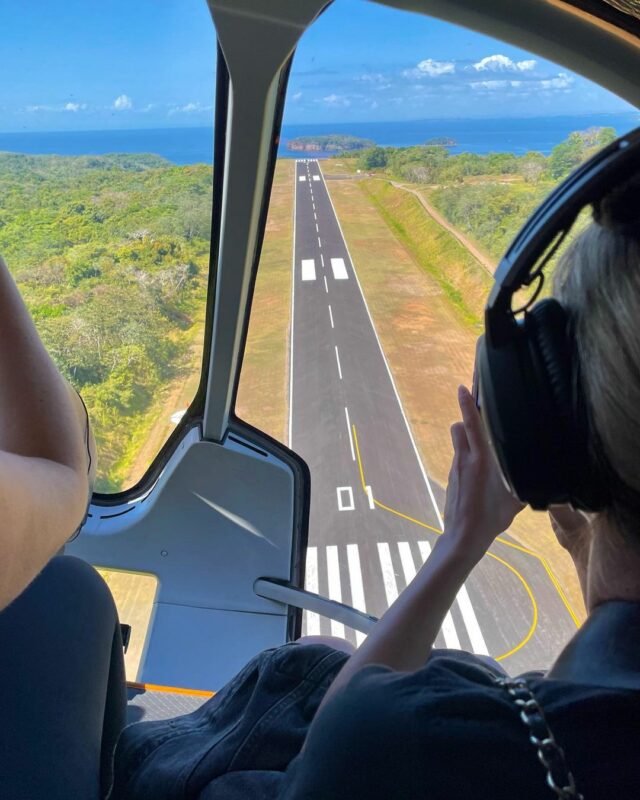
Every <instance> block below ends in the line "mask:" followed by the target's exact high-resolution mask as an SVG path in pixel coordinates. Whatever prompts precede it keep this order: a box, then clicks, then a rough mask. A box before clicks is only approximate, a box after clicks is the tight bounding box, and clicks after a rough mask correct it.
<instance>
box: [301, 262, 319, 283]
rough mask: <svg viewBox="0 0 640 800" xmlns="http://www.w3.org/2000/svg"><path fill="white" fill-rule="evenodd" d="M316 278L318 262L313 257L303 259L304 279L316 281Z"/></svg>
mask: <svg viewBox="0 0 640 800" xmlns="http://www.w3.org/2000/svg"><path fill="white" fill-rule="evenodd" d="M315 279H316V262H315V261H314V260H313V259H312V258H303V259H302V280H303V281H315Z"/></svg>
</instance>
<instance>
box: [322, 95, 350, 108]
mask: <svg viewBox="0 0 640 800" xmlns="http://www.w3.org/2000/svg"><path fill="white" fill-rule="evenodd" d="M322 99H323V101H324V102H325V103H326V104H327V105H328V106H331V108H346V107H347V106H350V105H351V101H350V100H349V99H348V98H347V97H345V96H344V95H342V94H328V95H327V96H326V97H323V98H322Z"/></svg>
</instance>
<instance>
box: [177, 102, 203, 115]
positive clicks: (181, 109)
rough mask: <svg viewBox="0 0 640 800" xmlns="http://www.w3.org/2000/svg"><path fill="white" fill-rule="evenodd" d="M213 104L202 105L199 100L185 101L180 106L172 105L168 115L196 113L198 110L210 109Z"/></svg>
mask: <svg viewBox="0 0 640 800" xmlns="http://www.w3.org/2000/svg"><path fill="white" fill-rule="evenodd" d="M212 108H213V106H205V105H202V103H201V102H200V101H196V102H195V103H194V102H190V103H185V104H184V105H182V106H172V107H171V108H170V109H169V116H171V115H173V114H196V113H198V112H199V111H211V109H212Z"/></svg>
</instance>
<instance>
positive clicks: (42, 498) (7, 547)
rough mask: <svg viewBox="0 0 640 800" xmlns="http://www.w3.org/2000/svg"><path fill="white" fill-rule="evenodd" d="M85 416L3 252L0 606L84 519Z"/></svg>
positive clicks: (0, 276)
mask: <svg viewBox="0 0 640 800" xmlns="http://www.w3.org/2000/svg"><path fill="white" fill-rule="evenodd" d="M86 424H87V423H86V419H85V414H84V409H83V408H82V404H81V401H80V399H79V398H78V397H77V396H76V395H75V393H73V390H72V389H71V388H70V386H69V385H68V384H67V383H66V381H65V380H64V379H63V378H62V376H61V375H60V373H59V372H58V370H57V369H56V367H55V365H54V363H53V361H52V360H51V358H50V357H49V355H48V353H47V351H46V349H45V347H44V345H43V344H42V342H41V341H40V338H39V337H38V334H37V332H36V329H35V326H34V324H33V322H32V320H31V318H30V316H29V313H28V311H27V309H26V307H25V305H24V303H23V301H22V298H21V297H20V294H19V292H18V289H17V287H16V285H15V283H14V281H13V279H12V277H11V275H10V274H9V270H8V269H7V266H6V264H5V263H4V261H3V260H2V259H0V609H2V608H4V607H5V606H6V605H8V604H9V603H10V602H11V601H12V600H13V599H14V598H15V597H17V596H18V595H19V594H20V592H22V590H23V589H25V588H26V586H27V585H28V584H29V583H30V581H31V580H33V578H34V577H35V576H36V575H37V574H38V573H39V572H40V570H41V569H42V568H43V567H44V566H45V565H46V563H47V562H48V561H49V559H50V558H51V557H52V556H53V555H55V553H56V552H57V551H58V550H59V549H60V547H61V546H62V545H63V544H64V542H65V541H66V540H67V539H68V538H69V536H71V534H72V533H73V532H74V530H76V528H77V527H78V525H79V524H80V522H81V520H82V517H83V515H84V513H85V510H86V506H87V499H88V496H89V481H90V476H89V471H88V460H89V459H88V453H87V442H89V444H90V445H91V442H92V437H91V434H90V433H88V432H87V430H86ZM87 436H88V437H89V438H87ZM93 461H94V463H95V458H94V459H93Z"/></svg>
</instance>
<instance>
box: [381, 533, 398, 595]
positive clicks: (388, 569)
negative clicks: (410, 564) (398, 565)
mask: <svg viewBox="0 0 640 800" xmlns="http://www.w3.org/2000/svg"><path fill="white" fill-rule="evenodd" d="M378 556H379V557H380V567H381V569H382V580H383V582H384V592H385V594H386V596H387V605H389V606H390V605H392V603H394V602H395V600H396V599H397V597H398V584H397V583H396V576H395V573H394V571H393V562H392V561H391V550H390V549H389V545H388V544H387V543H386V542H378Z"/></svg>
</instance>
